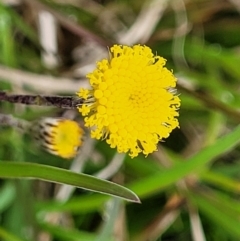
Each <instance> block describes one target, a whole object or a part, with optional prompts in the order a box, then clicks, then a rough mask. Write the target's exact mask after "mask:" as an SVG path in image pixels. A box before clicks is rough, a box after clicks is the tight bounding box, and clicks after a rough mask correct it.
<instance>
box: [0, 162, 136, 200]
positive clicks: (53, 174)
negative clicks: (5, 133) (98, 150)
mask: <svg viewBox="0 0 240 241" xmlns="http://www.w3.org/2000/svg"><path fill="white" fill-rule="evenodd" d="M0 178H32V179H41V180H44V181H49V182H55V183H61V184H69V185H73V186H76V187H79V188H83V189H86V190H91V191H94V192H100V193H104V194H109V195H112V196H116V197H121V198H123V199H126V200H128V201H132V202H140V200H139V198H138V197H137V196H136V194H135V193H133V192H132V191H131V190H129V189H127V188H125V187H122V186H120V185H118V184H116V183H113V182H110V181H106V180H102V179H99V178H96V177H93V176H90V175H86V174H83V173H74V172H71V171H68V170H64V169H61V168H57V167H51V166H46V165H41V164H35V163H27V162H24V163H17V162H3V161H0Z"/></svg>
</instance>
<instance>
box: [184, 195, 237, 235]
mask: <svg viewBox="0 0 240 241" xmlns="http://www.w3.org/2000/svg"><path fill="white" fill-rule="evenodd" d="M189 197H190V198H191V200H192V201H193V202H194V203H195V204H196V205H197V206H198V208H199V209H200V211H201V212H202V213H204V214H205V215H206V216H207V217H208V218H209V219H210V220H212V222H214V223H215V224H217V225H219V226H220V227H221V228H223V229H224V230H225V231H226V232H227V233H228V234H229V235H231V236H232V237H234V238H237V239H239V237H240V229H239V218H238V216H237V215H236V213H234V212H233V210H230V207H231V206H230V205H228V206H226V203H221V199H219V198H220V196H219V195H218V200H216V199H215V198H214V197H213V196H212V195H211V194H209V193H208V195H207V194H206V193H205V194H204V193H201V192H200V193H191V194H189ZM223 201H224V200H223ZM233 204H234V203H233ZM227 207H228V208H227Z"/></svg>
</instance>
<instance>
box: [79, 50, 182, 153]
mask: <svg viewBox="0 0 240 241" xmlns="http://www.w3.org/2000/svg"><path fill="white" fill-rule="evenodd" d="M110 54H111V58H110V60H107V59H103V60H102V61H100V62H98V63H97V68H96V69H95V70H94V71H93V72H92V73H90V74H88V75H87V78H88V79H89V81H90V85H91V87H92V89H91V90H86V89H80V91H79V92H78V96H79V97H81V98H83V99H84V100H85V103H84V104H83V105H82V106H81V107H79V111H80V112H81V113H82V115H83V116H86V117H85V118H84V120H85V125H86V126H87V127H89V128H91V136H92V137H93V138H96V139H100V138H106V141H107V143H108V144H110V146H111V147H112V148H115V147H116V148H117V150H118V152H125V153H126V152H129V154H130V156H131V157H135V156H137V155H138V154H139V153H140V152H143V154H145V155H148V154H149V153H152V152H153V151H155V150H156V149H157V143H158V142H159V141H160V140H162V139H163V138H167V137H168V136H169V134H170V132H171V131H172V130H173V129H174V128H176V127H178V126H179V123H178V120H177V119H176V117H177V116H178V108H179V106H180V99H179V97H178V96H176V95H175V89H174V87H175V86H176V78H175V77H174V76H173V74H172V72H171V71H169V70H168V69H167V68H166V67H164V65H165V62H166V61H165V59H163V58H162V57H160V56H154V55H153V53H152V51H151V49H150V48H149V47H147V46H141V45H135V46H133V47H128V46H121V45H114V46H113V47H112V48H111V49H110Z"/></svg>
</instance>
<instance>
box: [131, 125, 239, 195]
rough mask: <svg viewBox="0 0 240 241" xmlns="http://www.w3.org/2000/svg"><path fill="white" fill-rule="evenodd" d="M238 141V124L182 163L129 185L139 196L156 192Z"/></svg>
mask: <svg viewBox="0 0 240 241" xmlns="http://www.w3.org/2000/svg"><path fill="white" fill-rule="evenodd" d="M239 142H240V126H238V127H237V128H236V129H235V130H233V131H232V132H231V133H229V134H227V135H225V136H223V137H221V138H220V139H218V140H217V141H216V142H215V143H214V144H212V145H210V146H208V147H206V148H204V149H203V150H201V151H199V152H198V153H197V154H196V155H194V156H193V157H191V158H189V159H188V160H186V161H185V162H183V163H178V164H176V165H174V166H173V167H172V168H169V169H166V170H164V171H159V172H158V173H156V174H153V175H151V176H148V177H145V178H143V179H141V180H140V181H137V182H134V183H132V184H131V185H129V188H130V189H131V190H134V192H136V193H137V194H138V195H139V196H140V197H146V196H150V195H153V194H156V193H157V192H158V191H161V190H163V189H164V188H166V187H167V186H169V185H171V184H174V183H175V182H176V181H178V180H179V179H181V178H183V177H185V176H186V175H188V174H190V173H192V172H194V171H196V172H198V171H199V170H201V168H203V167H204V166H205V165H206V164H208V163H209V162H211V161H212V160H213V159H214V158H216V157H218V156H220V155H222V154H224V153H226V152H228V151H230V150H231V149H232V148H234V147H235V146H236V145H238V144H239Z"/></svg>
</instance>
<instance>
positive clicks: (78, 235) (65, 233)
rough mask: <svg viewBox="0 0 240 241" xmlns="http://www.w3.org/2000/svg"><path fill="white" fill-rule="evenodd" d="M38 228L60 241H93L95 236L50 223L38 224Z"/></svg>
mask: <svg viewBox="0 0 240 241" xmlns="http://www.w3.org/2000/svg"><path fill="white" fill-rule="evenodd" d="M40 226H41V228H42V229H44V230H45V231H47V232H49V233H50V234H52V235H53V236H54V237H56V238H58V240H59V241H60V240H61V241H62V240H64V241H66V240H67V241H76V240H84V241H95V240H96V235H95V234H93V233H87V232H83V231H79V230H76V229H70V228H64V227H62V226H56V225H52V224H50V223H45V222H40Z"/></svg>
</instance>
